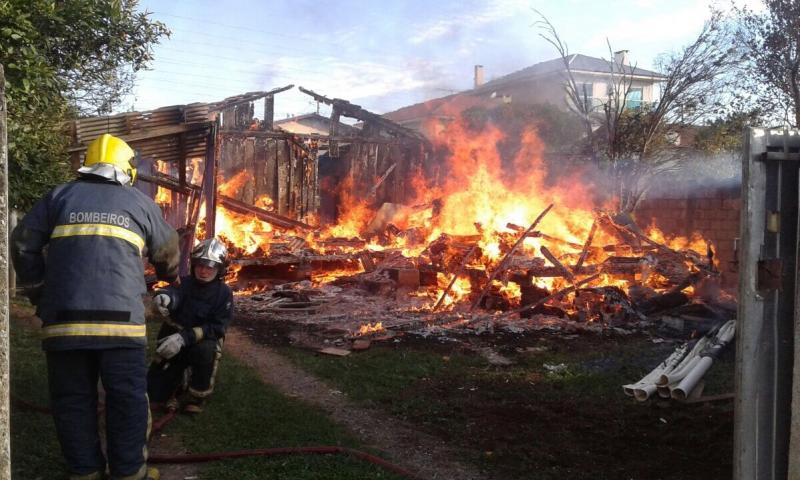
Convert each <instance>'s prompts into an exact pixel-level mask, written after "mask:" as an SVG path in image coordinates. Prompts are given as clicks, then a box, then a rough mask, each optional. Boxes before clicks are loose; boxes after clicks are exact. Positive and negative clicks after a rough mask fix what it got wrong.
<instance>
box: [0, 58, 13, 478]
mask: <svg viewBox="0 0 800 480" xmlns="http://www.w3.org/2000/svg"><path fill="white" fill-rule="evenodd" d="M5 86H6V80H5V75H4V72H3V65H2V64H0V480H10V479H11V408H10V407H9V393H10V390H11V383H10V375H9V371H10V368H9V367H10V362H9V357H10V354H9V351H8V350H9V339H8V335H9V332H10V329H9V327H8V320H9V319H8V263H9V258H8V144H7V142H6V140H7V137H6V135H7V130H6V87H5Z"/></svg>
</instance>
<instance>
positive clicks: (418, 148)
mask: <svg viewBox="0 0 800 480" xmlns="http://www.w3.org/2000/svg"><path fill="white" fill-rule="evenodd" d="M289 88H291V86H288V87H284V88H281V89H276V90H272V91H268V92H252V93H248V94H244V95H240V96H236V97H231V98H228V99H225V100H223V101H221V102H216V103H207V104H192V105H187V106H176V107H166V108H162V109H158V110H153V111H149V112H135V113H127V114H120V115H116V116H112V117H107V118H106V117H104V118H96V119H84V120H79V121H77V122H75V125H74V129H73V140H74V145H75V146H74V148H73V150H72V151H73V152H74V161H75V162H79V161H80V156H81V152H82V148H83V146H84V145H86V144H87V143H88V142H90V141H91V140H92V139H93V138H95V137H96V136H97V135H99V134H101V133H105V132H109V133H112V134H115V135H118V136H120V137H122V138H123V139H126V140H127V141H129V142H130V143H131V144H132V145H133V146H134V147H135V148H139V149H140V151H141V153H142V156H143V159H144V161H145V163H146V165H145V166H142V167H140V171H141V172H142V174H141V175H140V178H141V180H143V181H144V182H142V184H141V185H140V188H142V189H143V190H145V191H146V192H147V193H149V194H151V195H152V196H153V198H155V199H156V201H157V202H158V203H160V204H161V205H162V207H163V209H164V212H165V215H166V217H167V218H168V219H169V221H171V222H172V224H173V225H174V226H175V227H176V228H178V229H179V231H180V232H181V234H182V238H183V242H184V243H183V251H184V254H186V252H188V250H189V249H190V247H191V245H192V244H193V243H194V242H195V241H196V240H197V239H199V238H204V237H209V236H212V235H216V236H218V237H220V238H222V239H223V240H224V241H225V242H226V243H227V244H228V245H229V247H230V248H231V251H232V252H233V253H234V257H235V259H234V260H233V264H234V265H233V268H231V269H230V272H231V273H230V277H229V278H228V281H229V282H230V283H231V284H232V285H234V286H235V287H236V288H237V289H238V290H239V295H240V300H239V305H240V306H241V308H242V309H244V310H245V311H246V312H248V314H249V315H251V316H258V315H261V314H269V315H271V316H273V317H275V316H277V317H281V318H284V319H286V320H287V321H291V322H295V323H299V324H313V325H315V326H317V327H319V330H320V331H321V332H323V334H324V332H326V331H327V332H332V333H331V335H338V337H339V338H340V340H339V343H341V342H342V341H344V342H345V343H346V342H348V341H351V340H352V339H353V338H355V337H357V336H363V335H365V334H367V335H391V334H392V332H393V331H395V332H396V331H398V330H407V331H410V330H419V329H427V330H428V331H434V330H437V329H442V328H443V327H447V328H448V329H449V331H454V330H459V331H476V330H481V329H486V328H508V329H512V330H515V331H525V330H527V329H542V328H556V329H570V330H581V329H589V330H602V329H606V328H614V329H623V330H625V329H630V328H637V327H638V326H640V325H643V324H648V322H652V321H653V319H654V318H658V319H660V320H661V319H664V320H665V321H667V322H671V324H672V325H673V326H674V325H677V327H676V328H677V329H678V330H679V331H683V330H691V329H697V328H700V329H702V328H706V329H707V328H710V326H711V325H713V324H715V323H718V322H720V321H723V320H729V319H730V318H732V317H733V315H734V310H735V302H734V300H733V299H732V297H730V296H728V295H727V294H726V293H724V292H723V291H722V290H721V289H720V285H719V277H720V267H721V265H720V262H719V259H718V257H717V255H716V250H717V247H716V246H715V245H714V244H712V243H711V242H708V241H706V240H705V239H704V238H702V236H698V235H695V236H684V237H667V236H665V235H664V233H663V232H661V231H660V230H659V229H658V228H655V227H654V226H653V225H651V224H647V225H638V224H637V222H636V221H635V220H634V219H633V218H632V217H631V216H630V215H624V214H616V213H614V212H612V211H611V210H610V208H609V206H608V205H604V204H603V203H602V202H599V201H598V200H597V199H598V198H601V195H598V192H597V191H596V187H594V186H593V185H591V184H590V183H587V182H585V181H584V179H583V178H582V177H581V176H580V174H579V173H578V172H575V173H574V174H572V175H560V176H558V177H553V176H552V175H549V172H548V168H547V162H546V161H545V155H544V153H545V150H544V145H543V143H542V142H541V141H540V140H539V138H538V137H537V135H536V131H535V129H533V128H531V129H528V130H526V131H525V132H524V133H523V134H522V135H521V136H519V138H516V137H515V138H509V137H508V136H507V135H506V134H505V133H504V132H503V131H501V130H500V129H499V128H497V127H494V126H492V125H491V124H487V125H485V126H483V128H481V129H479V130H476V129H475V128H474V127H473V126H470V125H468V124H467V123H465V122H460V121H452V122H450V123H449V124H448V125H447V126H446V128H444V129H436V132H437V133H436V135H434V136H433V137H432V138H425V137H423V136H422V135H421V134H419V133H417V132H416V131H414V130H410V129H408V128H406V127H403V126H401V125H399V124H397V123H394V122H392V121H390V120H387V119H385V118H383V117H381V116H378V115H376V114H374V113H371V112H369V111H367V110H364V109H363V108H361V107H359V106H358V105H355V104H352V103H350V102H347V101H345V100H341V99H331V98H328V97H326V96H324V95H320V94H318V93H316V92H313V91H310V90H306V89H303V88H302V87H300V90H301V91H302V92H303V93H305V94H307V95H309V96H310V97H312V98H313V99H314V100H315V101H317V102H320V103H324V104H326V105H329V106H330V107H331V110H332V114H331V117H330V119H329V121H328V122H327V127H328V131H327V132H322V133H320V130H319V125H320V124H321V122H315V128H316V131H305V132H297V131H295V132H290V131H286V130H283V129H282V128H281V123H280V122H275V121H274V119H273V113H272V112H273V111H274V98H275V96H276V95H277V94H279V93H280V92H282V91H285V90H287V89H289ZM262 104H263V110H264V113H263V118H262V119H259V118H256V116H255V115H254V112H255V109H256V105H262ZM341 117H349V118H352V119H355V120H357V121H359V122H360V123H361V124H362V128H360V129H357V128H353V127H348V128H343V127H342V125H343V124H342V123H341V122H340V119H341ZM284 123H285V122H284ZM148 169H149V170H148ZM722 267H724V265H722ZM342 332H345V334H344V337H342ZM341 338H344V340H341Z"/></svg>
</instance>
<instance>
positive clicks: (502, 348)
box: [281, 336, 733, 480]
mask: <svg viewBox="0 0 800 480" xmlns="http://www.w3.org/2000/svg"><path fill="white" fill-rule="evenodd" d="M486 340H489V339H486ZM493 340H499V341H498V342H497V344H496V345H495V350H497V351H499V352H500V353H501V354H503V355H504V356H506V357H508V358H511V359H512V360H513V361H514V362H515V363H514V365H512V366H507V367H497V366H492V365H489V363H488V362H487V361H486V360H484V358H483V356H481V355H478V354H477V353H476V352H475V349H474V348H471V347H467V348H464V344H465V343H466V344H468V342H471V341H472V340H470V339H466V342H464V343H461V344H451V345H443V344H441V343H437V342H436V341H432V340H419V339H413V338H405V339H403V340H402V341H401V342H400V343H399V344H396V345H391V344H389V345H381V344H374V345H373V346H372V348H371V349H370V350H368V351H365V352H360V353H354V354H351V355H350V356H347V357H331V356H326V355H319V354H316V353H314V352H309V351H303V350H298V349H292V348H283V349H281V353H283V354H284V355H286V356H288V357H289V358H291V359H292V360H293V361H294V362H295V363H296V364H298V365H300V366H302V367H303V368H304V369H306V370H308V371H310V372H312V373H314V374H316V375H318V376H320V377H322V378H325V379H327V380H328V381H329V382H330V383H332V384H333V385H334V386H336V387H337V388H339V389H341V390H342V391H344V392H345V393H347V394H348V396H349V397H350V398H352V399H354V400H355V401H357V402H361V403H362V404H365V405H369V406H373V407H377V408H380V409H383V410H385V411H387V412H389V413H391V414H393V415H396V416H398V417H400V418H403V419H405V420H408V421H410V422H411V423H413V424H416V425H418V426H419V427H420V428H421V429H423V430H426V431H428V432H429V433H432V434H435V435H437V436H439V437H441V438H443V439H446V440H447V441H449V442H451V443H452V444H453V445H456V446H459V447H461V449H462V451H463V453H464V456H465V458H468V459H470V460H471V461H472V462H473V463H475V464H476V465H479V466H480V467H481V468H482V469H484V470H485V471H487V472H488V473H490V474H491V475H492V476H493V477H494V478H503V479H526V480H527V479H542V480H550V479H552V480H555V479H565V478H569V479H587V480H589V479H591V480H602V479H608V480H618V479H622V478H624V479H655V478H659V479H672V480H691V479H698V480H699V479H716V478H720V479H723V478H730V475H731V468H732V449H733V445H732V439H733V427H732V425H733V422H732V420H733V418H732V411H733V407H732V404H731V403H722V404H717V405H704V406H702V405H678V404H674V403H664V404H662V403H659V402H651V403H645V404H638V403H636V402H634V401H633V400H631V399H629V398H628V397H626V396H624V394H623V392H622V388H621V385H623V384H625V383H631V382H633V381H636V380H638V379H639V378H641V376H642V375H643V374H644V373H647V371H648V370H649V368H652V367H653V366H655V365H656V364H657V363H658V362H659V361H661V360H663V358H665V357H666V356H667V355H668V354H669V352H670V351H671V349H672V348H673V347H671V346H668V345H654V344H652V343H651V342H649V340H647V339H645V338H641V337H639V338H602V337H599V336H580V337H572V338H563V337H559V336H551V337H548V336H544V337H541V338H538V339H537V338H524V339H520V338H517V339H508V338H506V339H492V340H490V341H493ZM520 342H522V343H520ZM719 363H720V364H719V365H715V367H714V368H713V369H712V371H711V373H710V375H709V378H708V382H707V384H708V387H707V389H706V391H707V393H708V394H713V393H725V392H730V391H732V389H733V384H732V376H733V366H732V365H733V352H732V351H730V350H729V351H728V352H727V354H726V355H724V356H723V359H722V361H721V362H719ZM665 465H669V468H668V469H667V468H664V466H665Z"/></svg>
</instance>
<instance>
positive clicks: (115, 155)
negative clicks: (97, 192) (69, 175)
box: [78, 133, 136, 184]
mask: <svg viewBox="0 0 800 480" xmlns="http://www.w3.org/2000/svg"><path fill="white" fill-rule="evenodd" d="M135 158H136V152H135V151H134V150H133V149H132V148H131V147H130V146H128V144H127V143H125V141H124V140H122V139H121V138H117V137H115V136H113V135H109V134H108V133H104V134H103V135H100V136H99V137H97V138H96V139H95V140H94V141H93V142H92V143H90V144H89V147H88V148H87V149H86V159H85V160H84V161H83V166H82V167H81V168H80V169H78V172H80V173H90V174H95V175H100V176H103V177H106V178H109V179H110V180H117V181H120V183H127V182H126V181H124V180H127V179H121V178H119V175H113V176H110V175H109V169H108V167H106V165H112V166H113V167H115V168H114V170H119V172H121V173H123V174H125V175H127V176H128V177H129V179H130V180H129V181H130V183H131V184H133V182H134V180H136V160H135Z"/></svg>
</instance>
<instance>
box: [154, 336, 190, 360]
mask: <svg viewBox="0 0 800 480" xmlns="http://www.w3.org/2000/svg"><path fill="white" fill-rule="evenodd" d="M157 344H158V346H157V347H156V353H157V354H158V355H159V356H160V357H161V358H164V359H166V360H169V359H170V358H172V357H174V356H175V355H177V354H178V352H180V351H181V348H183V346H184V345H186V342H185V341H184V340H183V337H182V336H181V334H180V333H173V334H172V335H170V336H168V337H164V338H162V339H161V340H159V341H158V342H157Z"/></svg>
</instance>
